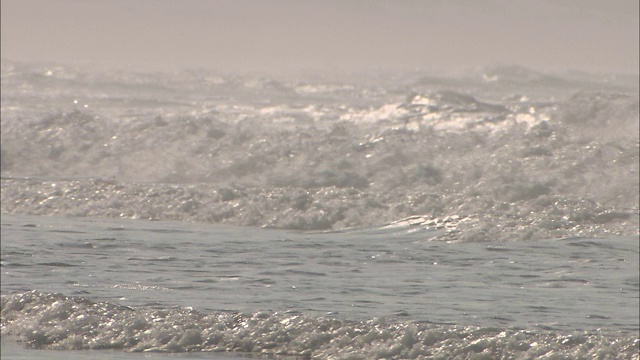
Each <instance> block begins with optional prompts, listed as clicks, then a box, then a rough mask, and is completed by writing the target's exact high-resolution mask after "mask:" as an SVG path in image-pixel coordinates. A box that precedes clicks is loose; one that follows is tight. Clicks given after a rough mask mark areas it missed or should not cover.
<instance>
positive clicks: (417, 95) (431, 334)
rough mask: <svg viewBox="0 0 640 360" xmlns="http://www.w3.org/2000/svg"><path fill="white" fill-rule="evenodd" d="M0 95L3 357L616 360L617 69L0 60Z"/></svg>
mask: <svg viewBox="0 0 640 360" xmlns="http://www.w3.org/2000/svg"><path fill="white" fill-rule="evenodd" d="M1 90H2V94H1V96H2V109H1V110H2V113H1V116H2V118H1V125H2V153H1V155H2V157H1V166H2V180H1V186H2V193H1V194H2V202H1V210H2V214H3V217H2V336H3V343H4V342H5V338H6V337H7V336H9V337H10V338H11V339H18V340H19V342H20V343H21V344H23V345H26V346H27V347H34V348H40V349H66V350H73V349H120V350H126V351H134V352H135V351H168V352H202V351H205V352H221V351H225V352H226V351H233V352H238V353H240V354H245V355H246V354H254V355H255V354H263V355H264V356H268V355H276V354H279V355H282V356H285V355H287V356H293V357H295V356H300V357H303V358H304V357H311V358H365V359H368V358H443V359H444V358H456V357H457V358H461V359H462V358H470V359H471V358H478V359H480V358H487V359H488V358H538V357H545V356H546V357H547V358H585V357H595V358H623V359H628V358H636V359H637V358H638V349H639V345H640V343H639V341H638V338H639V337H640V335H639V334H638V331H639V325H638V322H639V321H638V306H639V305H640V304H639V302H638V291H640V289H639V283H638V281H639V280H638V278H639V274H638V256H639V255H638V233H639V229H638V227H639V225H638V224H639V222H638V220H639V214H638V213H639V210H638V206H639V204H638V203H639V200H638V198H639V186H638V182H639V178H638V176H639V175H638V170H639V151H640V149H639V139H638V131H639V129H638V128H639V122H640V121H639V116H638V114H639V100H638V78H637V76H604V75H591V74H584V73H568V74H562V75H547V74H542V73H538V72H535V71H531V70H528V69H523V68H519V67H512V66H500V67H494V68H487V69H483V70H481V71H480V70H479V71H477V72H470V73H468V74H466V75H460V76H457V77H434V76H425V75H424V74H403V75H394V76H381V75H378V76H373V75H370V74H358V75H355V74H351V75H348V76H342V77H337V76H333V77H318V76H316V77H307V78H305V79H304V80H303V79H273V78H268V77H260V76H250V75H228V74H218V73H214V72H211V71H205V70H197V71H196V70H191V71H182V72H175V73H137V72H125V71H118V72H106V71H96V70H93V71H89V70H83V69H80V68H73V67H69V66H59V65H49V64H27V63H18V62H11V61H6V60H3V63H2V89H1ZM132 219H135V221H134V220H132ZM148 220H153V221H151V222H149V221H148ZM204 223H208V224H204ZM222 224H224V226H223V225H222ZM238 225H240V227H238ZM263 228H269V229H263ZM101 354H104V353H101ZM109 354H112V353H109ZM256 356H257V355H256Z"/></svg>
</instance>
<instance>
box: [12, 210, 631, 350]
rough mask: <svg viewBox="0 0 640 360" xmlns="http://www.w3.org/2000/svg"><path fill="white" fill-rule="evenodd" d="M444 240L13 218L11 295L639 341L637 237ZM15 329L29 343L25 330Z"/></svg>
mask: <svg viewBox="0 0 640 360" xmlns="http://www.w3.org/2000/svg"><path fill="white" fill-rule="evenodd" d="M439 231H441V230H432V229H427V228H425V227H423V226H415V225H414V226H412V225H408V224H399V225H397V226H390V227H377V228H364V229H352V230H345V231H338V232H320V233H308V232H297V231H284V230H269V229H255V228H242V227H229V226H216V225H195V224H182V223H173V222H148V221H131V220H120V221H105V220H93V219H74V218H61V217H42V216H12V215H3V217H2V293H3V294H19V293H23V292H29V291H31V290H34V289H35V290H37V291H39V292H42V293H45V294H46V293H62V294H67V295H70V296H77V297H81V298H86V299H95V300H99V301H108V302H111V303H114V304H119V305H122V306H126V307H129V308H132V309H158V310H166V309H174V308H176V307H182V308H189V309H193V310H194V311H198V312H201V313H205V314H211V313H225V314H232V313H257V312H268V313H269V314H271V313H275V314H278V313H280V314H290V315H291V314H293V315H299V314H305V316H311V317H316V318H322V317H328V318H335V319H338V320H340V321H366V320H369V319H374V318H380V319H384V320H383V321H384V322H387V323H394V322H398V323H403V322H404V323H409V322H411V323H413V322H417V323H420V324H423V325H425V324H433V325H434V326H446V325H456V324H466V325H472V326H478V327H481V328H499V329H529V330H531V331H541V332H545V331H547V332H548V331H553V332H554V333H571V332H575V331H598V332H599V333H601V334H606V335H609V336H630V337H634V336H637V334H638V331H639V324H638V317H639V314H638V306H637V304H638V291H639V279H638V271H637V269H638V254H639V250H638V238H637V237H613V236H612V237H610V238H606V239H594V238H589V239H587V238H568V239H559V240H542V241H536V242H488V243H481V244H478V243H451V242H440V241H432V240H433V239H434V238H435V237H436V236H437V235H438V232H439ZM3 301H5V300H4V299H3ZM3 311H4V310H3ZM3 315H4V316H14V314H11V313H10V312H8V314H4V313H3ZM4 326H5V329H11V330H10V331H9V332H14V333H16V334H21V333H22V330H21V329H20V328H19V326H20V325H17V326H16V325H10V324H5V325H4ZM66 326H69V327H70V328H71V327H74V326H78V323H76V322H74V321H70V322H68V323H67V325H66ZM69 330H71V329H69ZM298 330H299V329H295V328H294V331H298Z"/></svg>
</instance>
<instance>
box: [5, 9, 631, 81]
mask: <svg viewBox="0 0 640 360" xmlns="http://www.w3.org/2000/svg"><path fill="white" fill-rule="evenodd" d="M1 4H2V9H1V10H2V22H1V27H2V33H1V36H2V39H1V43H0V44H1V49H2V57H3V58H7V59H16V60H43V61H49V60H54V61H62V62H69V61H72V62H80V63H100V64H103V65H104V64H106V65H114V66H116V65H117V66H129V65H130V66H134V67H137V68H140V67H147V68H160V67H161V68H165V69H166V68H174V67H175V68H180V67H189V66H205V67H211V68H217V69H220V70H224V71H234V70H242V71H252V70H255V71H286V70H300V69H307V70H315V69H322V68H332V69H344V70H352V69H356V70H357V69H369V68H383V69H415V68H422V69H426V70H463V69H469V68H477V67H480V66H483V65H492V64H496V63H508V64H518V65H523V66H527V67H531V68H535V69H540V70H553V71H556V70H557V71H560V70H571V69H577V70H588V71H597V72H631V73H638V67H639V60H638V59H639V55H638V53H639V50H638V49H639V42H640V40H639V36H638V32H639V28H640V25H639V20H638V18H639V15H638V13H639V6H638V4H639V1H638V0H575V1H571V0H528V1H521V0H420V1H418V0H335V1H334V0H316V1H305V0H219V1H215V0H110V1H107V0H2V1H1Z"/></svg>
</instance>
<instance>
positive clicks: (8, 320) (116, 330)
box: [1, 290, 640, 359]
mask: <svg viewBox="0 0 640 360" xmlns="http://www.w3.org/2000/svg"><path fill="white" fill-rule="evenodd" d="M1 330H2V336H9V337H13V338H16V339H17V340H18V341H19V342H20V343H23V344H24V345H26V346H27V347H29V348H37V349H60V350H81V349H121V350H123V351H127V352H250V353H255V354H263V355H265V356H273V355H292V356H303V357H305V358H313V359H326V358H331V359H346V358H349V359H374V358H376V359H381V358H385V359H431V358H456V359H496V358H519V359H533V358H542V357H544V358H598V359H638V356H639V355H638V349H639V346H640V340H639V339H638V338H635V337H630V336H626V335H619V336H615V335H610V334H605V333H603V332H601V331H599V330H596V331H583V332H573V333H559V332H552V331H538V330H522V329H501V328H496V327H474V326H462V325H437V324H428V323H418V322H411V321H393V320H389V319H370V320H363V321H347V320H342V319H336V318H332V317H317V316H316V317H314V316H309V315H304V314H301V313H298V312H269V311H262V312H255V313H230V312H214V313H210V314H204V313H201V312H198V311H196V310H194V309H191V308H168V309H148V308H130V307H127V306H122V305H118V304H115V303H110V302H101V301H95V300H92V299H88V298H83V297H68V296H65V295H62V294H49V293H41V292H38V291H35V290H34V291H29V292H24V293H16V294H11V295H2V322H1Z"/></svg>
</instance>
